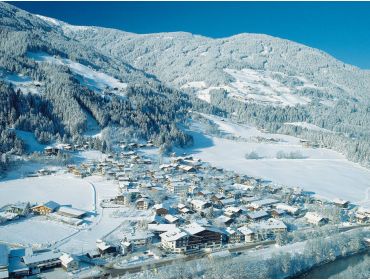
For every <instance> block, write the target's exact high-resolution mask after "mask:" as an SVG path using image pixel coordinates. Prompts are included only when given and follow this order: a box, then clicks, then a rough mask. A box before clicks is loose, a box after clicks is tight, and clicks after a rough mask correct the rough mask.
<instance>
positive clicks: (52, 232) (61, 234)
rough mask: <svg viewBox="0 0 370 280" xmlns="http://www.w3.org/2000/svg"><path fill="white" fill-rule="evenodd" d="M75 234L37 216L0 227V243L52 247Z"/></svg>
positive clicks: (68, 228) (67, 227)
mask: <svg viewBox="0 0 370 280" xmlns="http://www.w3.org/2000/svg"><path fill="white" fill-rule="evenodd" d="M76 232H77V230H76V229H74V228H73V227H70V226H67V225H64V224H61V223H56V222H52V221H47V220H46V218H45V217H43V216H37V217H32V218H29V219H23V220H19V221H16V222H12V223H9V224H5V225H2V226H0V241H1V242H6V243H9V244H14V245H18V244H19V245H25V246H33V247H41V246H45V245H47V244H50V245H52V244H54V243H55V242H57V241H59V240H61V239H63V238H66V237H68V236H70V235H72V234H74V233H76Z"/></svg>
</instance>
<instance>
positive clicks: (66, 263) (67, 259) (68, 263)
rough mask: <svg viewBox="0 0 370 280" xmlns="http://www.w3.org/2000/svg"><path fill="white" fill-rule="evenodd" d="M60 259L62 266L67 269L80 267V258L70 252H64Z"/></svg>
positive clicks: (72, 269)
mask: <svg viewBox="0 0 370 280" xmlns="http://www.w3.org/2000/svg"><path fill="white" fill-rule="evenodd" d="M59 259H60V261H61V264H62V267H63V268H64V269H65V270H66V271H74V270H77V269H78V268H79V262H78V260H77V259H76V258H75V257H73V256H71V255H69V254H63V255H61V256H60V257H59Z"/></svg>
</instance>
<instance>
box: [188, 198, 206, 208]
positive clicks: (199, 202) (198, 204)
mask: <svg viewBox="0 0 370 280" xmlns="http://www.w3.org/2000/svg"><path fill="white" fill-rule="evenodd" d="M191 204H193V205H194V206H196V207H202V206H204V205H206V204H207V201H203V200H199V199H193V200H192V201H191Z"/></svg>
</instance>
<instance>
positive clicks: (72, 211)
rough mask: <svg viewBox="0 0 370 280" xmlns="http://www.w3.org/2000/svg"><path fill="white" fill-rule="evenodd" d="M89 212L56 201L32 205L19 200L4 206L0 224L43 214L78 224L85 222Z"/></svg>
mask: <svg viewBox="0 0 370 280" xmlns="http://www.w3.org/2000/svg"><path fill="white" fill-rule="evenodd" d="M87 214H88V212H87V211H84V210H81V209H77V208H73V207H71V206H63V205H60V204H58V203H57V202H55V201H48V202H46V203H43V204H35V205H31V204H30V203H29V202H19V203H15V204H9V205H6V206H4V207H2V209H1V210H0V225H1V224H5V223H6V222H11V221H13V220H17V219H19V218H26V217H31V216H32V215H42V216H47V217H48V218H51V219H54V220H58V221H60V222H63V223H66V224H70V225H75V226H78V225H81V224H82V223H83V222H84V221H83V218H84V217H85V216H86V215H87Z"/></svg>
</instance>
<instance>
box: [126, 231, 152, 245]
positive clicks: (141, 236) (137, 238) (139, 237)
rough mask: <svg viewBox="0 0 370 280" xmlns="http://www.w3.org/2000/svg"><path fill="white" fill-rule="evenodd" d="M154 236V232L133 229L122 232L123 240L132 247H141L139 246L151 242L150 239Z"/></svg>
mask: <svg viewBox="0 0 370 280" xmlns="http://www.w3.org/2000/svg"><path fill="white" fill-rule="evenodd" d="M153 237H154V234H152V233H151V232H148V231H143V230H139V231H133V232H126V233H125V234H124V237H123V239H122V241H123V242H129V243H131V244H132V245H134V247H135V246H136V247H141V246H147V245H149V244H151V243H152V239H153Z"/></svg>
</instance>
